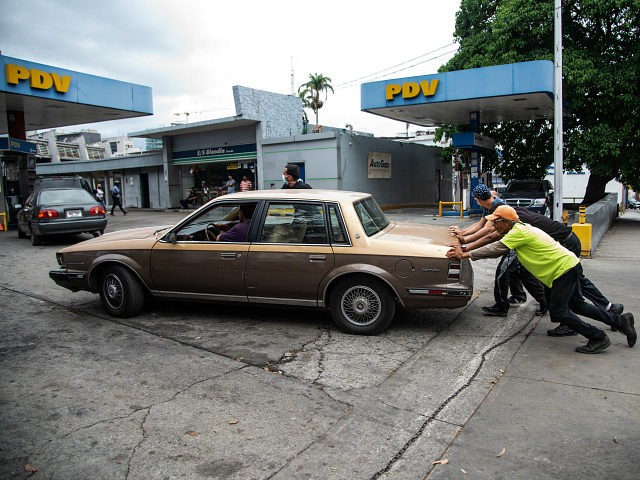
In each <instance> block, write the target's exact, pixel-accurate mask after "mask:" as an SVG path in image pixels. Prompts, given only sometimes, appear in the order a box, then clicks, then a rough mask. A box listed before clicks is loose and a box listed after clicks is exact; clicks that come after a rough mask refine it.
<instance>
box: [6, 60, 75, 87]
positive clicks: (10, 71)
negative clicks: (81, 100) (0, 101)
mask: <svg viewBox="0 0 640 480" xmlns="http://www.w3.org/2000/svg"><path fill="white" fill-rule="evenodd" d="M5 74H6V81H7V83H8V84H11V85H18V84H19V83H20V82H26V81H28V82H29V85H30V86H31V88H37V89H39V90H49V89H51V88H54V89H55V91H56V92H58V93H66V92H67V91H68V90H69V86H70V85H71V77H70V76H69V75H60V74H58V73H56V72H45V71H44V70H39V69H37V68H26V67H23V66H22V65H16V64H13V63H7V64H6V65H5Z"/></svg>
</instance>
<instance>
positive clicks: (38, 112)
mask: <svg viewBox="0 0 640 480" xmlns="http://www.w3.org/2000/svg"><path fill="white" fill-rule="evenodd" d="M0 66H1V67H2V71H0V134H6V133H8V131H9V124H8V123H9V122H10V121H11V117H10V116H11V115H14V116H20V115H21V116H23V118H24V129H25V130H27V131H30V130H40V129H50V128H56V127H63V126H69V125H79V124H83V123H94V122H101V121H106V120H117V119H122V118H133V117H140V116H144V115H152V114H153V105H152V94H151V88H150V87H145V86H142V85H136V84H132V83H126V82H121V81H118V80H112V79H109V78H104V77H97V76H94V75H88V74H85V73H80V72H75V71H71V70H65V69H62V68H58V67H52V66H49V65H43V64H39V63H33V62H29V61H26V60H21V59H18V58H12V57H6V56H4V55H0ZM8 115H9V116H8ZM17 120H18V121H20V120H21V119H17Z"/></svg>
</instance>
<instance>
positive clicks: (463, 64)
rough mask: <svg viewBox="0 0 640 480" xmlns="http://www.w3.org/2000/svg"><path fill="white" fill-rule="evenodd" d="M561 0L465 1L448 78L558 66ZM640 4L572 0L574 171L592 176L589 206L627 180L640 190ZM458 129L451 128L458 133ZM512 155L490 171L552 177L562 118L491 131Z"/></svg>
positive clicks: (568, 31)
mask: <svg viewBox="0 0 640 480" xmlns="http://www.w3.org/2000/svg"><path fill="white" fill-rule="evenodd" d="M553 8H554V2H553V0H540V1H538V2H531V1H530V0H462V1H461V5H460V10H459V11H458V13H457V15H456V30H455V33H454V36H455V37H456V40H457V41H458V43H459V44H460V48H459V51H458V53H457V54H456V55H455V56H454V57H453V58H452V59H451V60H450V61H449V62H448V63H447V64H446V65H444V66H443V67H442V68H441V69H440V70H441V71H452V70H461V69H467V68H477V67H484V66H490V65H499V64H504V63H514V62H523V61H529V60H553V52H554V39H553V28H554V21H553V18H554V13H553ZM639 11H640V0H571V1H569V0H563V2H562V28H563V97H564V105H565V112H566V113H568V115H569V116H568V117H565V119H564V121H563V123H564V164H565V169H566V170H577V169H579V168H581V166H582V165H583V164H586V165H587V167H588V168H589V170H590V171H591V175H590V178H589V183H588V185H587V191H586V193H585V203H592V202H593V201H596V200H598V199H600V198H602V196H603V195H604V190H605V185H606V183H607V182H608V181H610V180H612V179H617V180H619V181H621V182H623V183H625V184H627V185H630V186H632V187H633V188H634V189H635V190H640V155H638V151H637V149H638V147H639V146H640V145H639V144H640V142H638V138H639V137H638V132H639V131H640V115H639V113H640V112H639V111H638V110H639V107H638V102H639V101H640V21H639V16H638V12H639ZM450 131H451V129H449V132H450ZM481 132H482V133H483V134H485V135H487V136H489V137H492V138H495V139H496V141H497V143H498V144H500V146H501V147H502V152H501V153H502V156H501V158H498V156H497V155H492V156H489V158H488V159H487V161H486V162H485V166H484V168H485V169H486V168H487V167H488V168H496V170H497V171H498V172H499V173H500V174H501V175H502V176H504V177H506V178H523V177H527V176H537V177H542V176H543V175H544V173H545V171H546V167H547V166H548V165H550V164H552V163H553V120H552V119H546V120H545V119H542V120H532V121H525V122H504V123H499V124H483V125H482V126H481Z"/></svg>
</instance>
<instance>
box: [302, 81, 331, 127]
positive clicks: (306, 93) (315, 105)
mask: <svg viewBox="0 0 640 480" xmlns="http://www.w3.org/2000/svg"><path fill="white" fill-rule="evenodd" d="M329 90H331V93H334V91H333V87H332V86H331V79H330V78H329V77H325V76H324V75H322V74H321V73H315V74H311V73H310V74H309V81H308V82H307V83H303V84H302V85H300V87H298V96H299V97H300V98H301V99H302V106H303V107H304V108H310V109H311V110H313V112H314V113H315V114H316V125H318V110H320V109H321V108H322V105H324V102H323V101H322V100H320V95H322V92H324V99H325V100H326V99H327V96H328V95H329Z"/></svg>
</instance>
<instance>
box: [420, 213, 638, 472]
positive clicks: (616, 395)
mask: <svg viewBox="0 0 640 480" xmlns="http://www.w3.org/2000/svg"><path fill="white" fill-rule="evenodd" d="M639 246H640V213H638V212H636V211H631V210H628V211H627V212H626V213H625V214H624V215H622V216H621V217H620V218H619V219H617V220H616V221H615V222H614V224H613V226H612V227H611V229H610V230H609V232H608V233H607V234H606V235H605V237H604V238H603V240H602V242H601V243H600V245H599V246H598V248H597V250H596V252H595V253H594V254H593V256H592V258H590V259H583V261H582V263H583V267H584V271H585V274H586V275H587V277H588V278H590V279H591V280H592V281H593V282H594V283H595V284H596V285H597V286H598V288H599V289H600V290H601V291H602V292H603V293H604V294H605V295H607V297H608V298H609V300H610V301H614V302H616V303H623V304H624V306H625V312H633V313H634V314H635V318H636V322H640V295H638V278H639V276H638V266H639V265H640V248H638V247H639ZM481 300H482V301H483V302H486V303H487V304H488V303H489V301H490V296H489V295H487V294H484V295H483V298H482V299H481ZM586 320H588V321H589V319H586ZM591 323H594V324H597V322H594V321H591ZM597 325H598V326H599V327H603V328H604V329H605V331H606V332H607V334H608V335H609V337H610V338H611V342H612V345H611V346H610V347H609V348H608V349H607V350H605V351H604V352H602V353H601V354H596V355H585V354H579V353H576V352H574V348H575V347H576V346H578V345H580V344H581V343H584V339H583V338H582V337H579V336H574V337H564V338H552V337H549V336H547V334H546V330H547V329H548V328H553V327H554V326H555V325H554V324H552V323H551V322H550V321H549V316H548V315H546V316H545V317H543V318H542V319H540V320H539V321H538V323H537V325H536V326H535V328H534V329H533V330H532V331H530V332H529V334H528V336H527V339H526V341H525V342H524V343H523V344H522V345H521V347H520V348H519V350H518V351H517V353H516V355H515V356H514V358H513V360H512V361H511V364H510V365H509V366H508V368H506V369H505V371H504V373H503V374H502V375H501V376H500V378H499V381H498V382H497V385H496V387H495V388H494V389H493V390H492V391H491V392H490V393H489V394H488V395H487V398H486V399H485V400H484V401H483V402H482V403H481V405H480V406H479V408H478V409H477V411H476V412H475V414H474V415H473V416H472V417H471V418H470V420H469V421H468V422H467V423H466V425H465V426H464V428H463V429H462V431H461V433H460V435H459V436H457V437H456V438H455V440H454V441H453V442H452V443H451V444H450V445H449V446H448V447H447V448H446V449H445V450H444V452H443V454H442V456H441V460H446V461H447V462H446V463H445V464H436V465H435V468H434V469H433V471H432V472H431V473H430V475H428V478H429V479H434V480H435V479H437V480H440V479H452V478H469V479H497V478H509V479H511V480H515V479H523V480H525V479H527V480H529V479H537V480H542V479H560V478H561V479H600V478H611V479H636V478H638V476H639V473H638V472H639V469H640V375H638V372H640V351H639V348H640V345H636V347H634V348H629V347H628V346H627V343H626V337H625V336H623V335H621V334H620V333H616V332H611V331H609V329H608V327H607V326H606V325H603V324H597ZM639 328H640V327H639Z"/></svg>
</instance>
